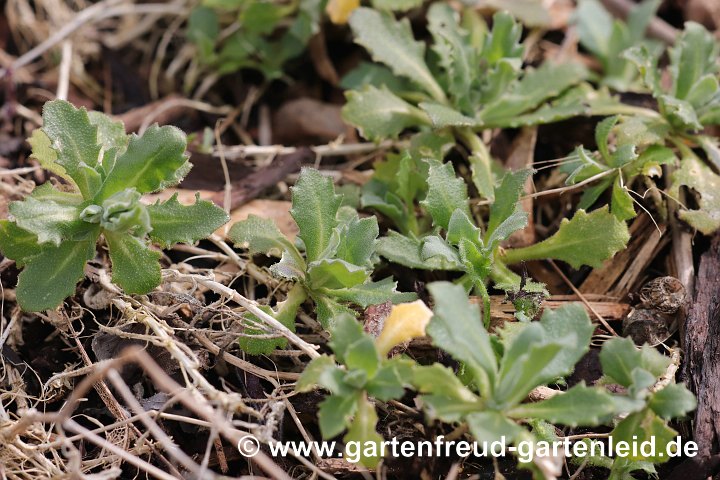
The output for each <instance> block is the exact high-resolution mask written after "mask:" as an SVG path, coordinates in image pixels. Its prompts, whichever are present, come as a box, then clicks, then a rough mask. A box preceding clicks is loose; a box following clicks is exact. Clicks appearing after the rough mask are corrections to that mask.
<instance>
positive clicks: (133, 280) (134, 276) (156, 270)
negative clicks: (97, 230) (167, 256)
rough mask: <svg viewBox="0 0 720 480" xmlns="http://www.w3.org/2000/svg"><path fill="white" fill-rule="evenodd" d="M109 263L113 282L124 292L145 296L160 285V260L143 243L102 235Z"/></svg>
mask: <svg viewBox="0 0 720 480" xmlns="http://www.w3.org/2000/svg"><path fill="white" fill-rule="evenodd" d="M104 236H105V240H106V241H107V244H108V250H109V251H110V261H111V262H112V280H113V283H116V284H118V285H120V286H121V287H122V289H123V290H125V292H127V293H136V294H145V293H148V292H150V291H151V290H152V289H154V288H155V287H157V286H158V285H160V280H161V276H160V263H159V260H160V257H162V254H161V253H160V252H158V251H155V250H152V249H151V248H150V247H148V246H147V245H146V244H145V243H144V242H143V241H142V240H140V239H138V238H136V237H133V236H132V235H127V234H117V233H113V232H108V231H105V232H104Z"/></svg>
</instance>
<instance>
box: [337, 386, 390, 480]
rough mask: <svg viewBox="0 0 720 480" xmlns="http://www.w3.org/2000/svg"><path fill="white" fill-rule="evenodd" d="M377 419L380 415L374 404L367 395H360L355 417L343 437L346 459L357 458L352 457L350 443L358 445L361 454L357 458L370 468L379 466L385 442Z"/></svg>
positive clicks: (357, 448)
mask: <svg viewBox="0 0 720 480" xmlns="http://www.w3.org/2000/svg"><path fill="white" fill-rule="evenodd" d="M377 421H378V416H377V413H375V407H374V406H373V404H372V403H370V401H369V400H368V399H367V397H366V396H365V395H362V396H360V397H359V398H358V400H357V410H356V412H355V418H353V421H352V424H351V425H350V428H349V429H348V432H347V433H346V434H345V436H344V437H343V442H345V459H346V460H356V459H355V458H350V455H352V453H353V452H352V451H351V450H349V447H350V445H356V453H358V454H359V455H358V458H357V460H359V462H360V463H361V464H362V465H365V466H366V467H369V468H374V467H375V466H377V464H378V462H379V461H380V459H381V457H382V448H381V445H382V443H383V437H382V436H380V434H378V433H377V432H376V431H375V427H376V425H377ZM348 454H350V455H348Z"/></svg>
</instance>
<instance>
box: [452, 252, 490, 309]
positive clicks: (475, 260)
mask: <svg viewBox="0 0 720 480" xmlns="http://www.w3.org/2000/svg"><path fill="white" fill-rule="evenodd" d="M458 250H459V252H460V260H461V261H462V263H463V265H465V271H466V272H467V273H469V274H470V276H471V279H472V281H473V283H474V284H475V285H477V286H478V287H479V288H483V287H482V286H480V285H479V284H481V283H483V284H484V281H485V279H486V278H487V277H488V276H489V275H490V268H491V264H492V255H491V252H490V250H487V249H484V248H483V249H481V248H478V245H477V242H471V241H470V240H465V239H462V240H460V243H459V244H458ZM486 318H487V317H486Z"/></svg>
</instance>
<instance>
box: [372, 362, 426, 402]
mask: <svg viewBox="0 0 720 480" xmlns="http://www.w3.org/2000/svg"><path fill="white" fill-rule="evenodd" d="M414 366H415V362H413V361H412V360H410V359H407V358H402V357H393V358H391V359H389V360H384V361H383V363H382V366H381V367H380V369H379V370H378V371H377V373H376V374H375V376H374V377H373V378H371V379H370V380H369V381H368V383H367V385H366V386H365V390H366V391H367V393H368V395H369V396H371V397H372V398H377V399H378V400H381V401H383V402H387V401H388V400H392V399H396V398H400V397H402V396H403V394H404V393H405V385H406V384H407V385H408V386H409V382H410V378H411V375H412V369H413V367H414Z"/></svg>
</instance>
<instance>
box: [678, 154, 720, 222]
mask: <svg viewBox="0 0 720 480" xmlns="http://www.w3.org/2000/svg"><path fill="white" fill-rule="evenodd" d="M682 186H685V187H688V188H691V189H692V190H693V191H694V192H697V195H698V197H699V198H698V202H697V203H698V208H697V209H694V210H689V209H685V208H682V209H681V210H680V211H679V212H678V215H679V217H680V218H681V219H682V220H684V221H686V222H687V223H689V224H690V225H691V226H692V227H694V228H697V229H698V230H700V231H701V232H702V233H704V234H705V235H710V234H711V233H713V232H714V231H715V230H717V229H718V228H720V195H718V192H720V176H719V175H717V174H716V173H715V172H713V171H712V169H710V167H708V166H707V165H706V164H705V163H704V162H702V161H700V159H698V158H697V157H695V156H694V155H692V156H690V155H686V156H685V157H684V158H683V159H682V161H681V162H680V169H679V170H676V171H675V172H674V173H673V176H672V186H671V187H670V191H669V193H670V195H671V196H672V197H673V198H678V196H679V192H680V187H682Z"/></svg>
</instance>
